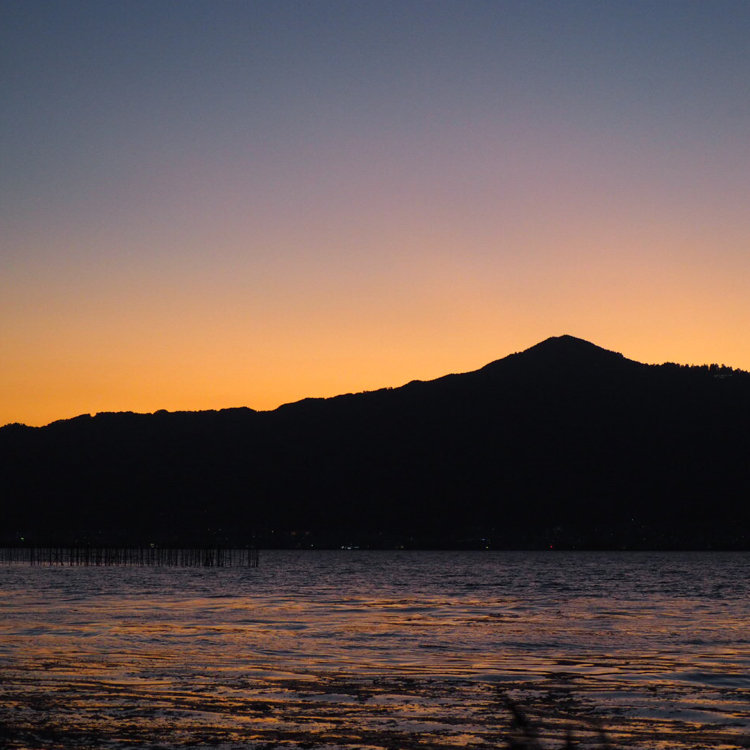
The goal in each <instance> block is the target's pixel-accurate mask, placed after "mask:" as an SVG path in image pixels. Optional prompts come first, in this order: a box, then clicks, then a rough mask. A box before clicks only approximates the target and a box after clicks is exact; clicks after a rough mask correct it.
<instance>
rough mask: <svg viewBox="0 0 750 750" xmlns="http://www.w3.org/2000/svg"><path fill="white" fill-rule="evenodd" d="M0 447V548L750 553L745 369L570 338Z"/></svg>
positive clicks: (16, 435)
mask: <svg viewBox="0 0 750 750" xmlns="http://www.w3.org/2000/svg"><path fill="white" fill-rule="evenodd" d="M0 451H1V453H0V455H1V456H2V458H1V459H0V461H1V464H0V468H1V469H2V476H3V494H4V501H3V508H2V514H3V518H2V530H3V534H4V536H5V537H6V540H7V539H8V538H10V537H13V536H14V535H16V534H18V533H21V534H23V535H24V536H26V537H30V538H42V537H44V538H55V539H62V538H65V539H70V538H77V539H83V540H85V539H94V538H97V539H104V538H106V539H107V540H112V541H117V540H131V541H163V542H166V541H179V540H188V539H197V540H203V539H207V538H210V539H211V540H215V539H218V540H222V539H224V540H226V541H232V542H234V543H245V542H247V541H249V540H251V539H252V538H253V535H255V537H256V538H257V539H258V540H259V542H260V544H262V545H272V544H279V545H292V546H297V545H300V546H306V545H307V546H309V545H312V544H315V545H316V546H324V545H335V546H337V545H340V544H360V545H370V546H395V545H401V544H404V545H409V546H456V547H461V546H468V547H473V546H485V545H491V546H501V547H514V546H515V547H529V546H531V547H538V546H549V545H556V546H573V547H581V546H585V547H621V546H624V547H644V546H645V547H665V548H671V547H743V548H744V547H750V503H748V500H749V499H750V462H749V461H748V458H747V457H748V456H749V455H750V375H749V374H747V373H743V372H738V371H732V370H730V369H728V368H717V367H715V366H712V367H710V368H709V367H681V366H678V365H660V366H653V365H643V364H640V363H638V362H633V361H631V360H628V359H626V358H624V357H623V356H622V355H620V354H616V353H614V352H609V351H606V350H604V349H601V348H599V347H596V346H594V345H593V344H590V343H588V342H585V341H582V340H580V339H575V338H572V337H570V336H563V337H559V338H553V339H548V340H547V341H544V342H542V343H540V344H537V345H536V346H534V347H532V348H531V349H528V350H526V351H525V352H521V353H519V354H514V355H511V356H509V357H506V358H504V359H501V360H498V361H496V362H493V363H491V364H489V365H487V366H485V367H483V368H482V369H480V370H477V371H475V372H471V373H466V374H461V375H448V376H446V377H443V378H439V379H437V380H433V381H429V382H419V381H415V382H412V383H409V384H407V385H405V386H403V387H401V388H394V389H383V390H379V391H374V392H370V393H363V394H356V395H345V396H337V397H335V398H331V399H306V400H303V401H300V402H297V403H294V404H287V405H285V406H283V407H280V408H279V409H277V410H275V411H273V412H254V411H252V410H250V409H232V410H224V411H218V412H216V411H211V412H193V413H167V412H157V413H156V414H153V415H140V414H127V413H125V414H99V415H97V416H95V417H88V416H87V417H78V418H76V419H72V420H65V421H61V422H56V423H53V424H52V425H49V426H47V427H44V428H27V427H22V426H18V425H10V426H7V427H5V428H3V429H1V430H0Z"/></svg>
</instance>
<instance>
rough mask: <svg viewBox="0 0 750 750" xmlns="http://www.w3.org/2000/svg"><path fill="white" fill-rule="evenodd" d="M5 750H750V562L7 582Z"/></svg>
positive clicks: (315, 565) (314, 559) (75, 575)
mask: <svg viewBox="0 0 750 750" xmlns="http://www.w3.org/2000/svg"><path fill="white" fill-rule="evenodd" d="M0 667H1V669H2V672H1V677H2V681H1V682H0V699H1V700H2V704H1V705H0V722H2V728H0V745H3V743H4V745H5V746H8V747H15V748H21V747H28V748H54V747H60V748H63V747H65V748H67V747H101V748H126V747H136V746H137V747H154V746H158V747H163V748H177V747H183V746H190V747H205V748H208V747H222V748H229V747H238V748H239V747H258V746H263V747H267V746H285V747H293V748H296V747H327V748H334V747H336V748H340V747H373V748H396V747H403V748H408V747H420V748H438V747H440V748H447V747H457V746H467V745H468V746H471V747H478V748H481V747H502V746H504V742H505V740H506V739H507V737H508V731H509V724H510V718H511V714H510V712H509V709H508V706H509V702H512V703H513V704H515V705H518V706H521V707H523V710H524V711H525V712H526V714H528V716H529V717H530V718H531V719H532V720H533V721H534V722H535V724H536V725H537V726H538V727H539V730H540V733H541V735H542V738H543V744H544V745H545V746H546V747H559V746H560V745H561V744H562V742H563V739H564V737H565V735H566V732H568V731H572V732H573V734H574V736H575V738H576V739H577V740H578V741H579V742H581V743H582V744H583V745H584V746H587V745H588V746H592V747H593V746H598V745H599V744H600V741H601V738H600V734H599V731H600V727H603V728H604V729H605V730H606V733H607V735H608V737H609V740H610V742H611V743H612V744H614V745H616V746H621V747H644V748H693V747H717V748H718V747H726V748H731V747H743V746H748V744H746V743H749V742H750V554H747V553H695V552H692V553H580V552H579V553H566V552H538V553H530V552H364V551H340V552H312V551H311V552H263V553H262V554H261V561H260V567H259V568H257V569H248V568H224V569H216V568H213V569H202V568H197V569H196V568H185V569H175V568H115V567H112V568H96V567H89V568H83V567H81V568H70V567H65V568H47V567H26V566H18V565H13V566H4V567H0Z"/></svg>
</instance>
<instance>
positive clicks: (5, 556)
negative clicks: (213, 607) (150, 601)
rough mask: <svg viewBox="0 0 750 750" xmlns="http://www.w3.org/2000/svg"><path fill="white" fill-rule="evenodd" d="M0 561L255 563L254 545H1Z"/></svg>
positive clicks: (188, 564)
mask: <svg viewBox="0 0 750 750" xmlns="http://www.w3.org/2000/svg"><path fill="white" fill-rule="evenodd" d="M0 563H3V564H6V565H10V564H18V563H25V564H26V565H46V566H60V567H63V566H67V567H74V566H132V567H139V566H140V567H147V566H148V567H158V566H166V567H180V568H184V567H203V568H232V567H246V568H257V567H258V550H257V549H228V548H224V547H156V546H153V547H152V546H148V547H101V546H88V545H87V546H72V547H71V546H36V545H23V546H17V547H0Z"/></svg>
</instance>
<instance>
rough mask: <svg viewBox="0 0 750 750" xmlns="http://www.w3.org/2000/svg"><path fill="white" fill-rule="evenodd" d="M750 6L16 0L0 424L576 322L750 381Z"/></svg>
mask: <svg viewBox="0 0 750 750" xmlns="http://www.w3.org/2000/svg"><path fill="white" fill-rule="evenodd" d="M748 40H750V2H745V1H744V0H742V1H737V2H724V1H723V0H710V2H709V1H701V2H690V1H683V0H680V1H679V2H672V1H670V0H653V1H652V2H639V1H638V0H628V1H627V2H625V1H623V2H614V1H612V2H607V1H606V0H597V1H596V2H485V1H483V0H482V1H480V0H466V1H463V2H440V1H439V0H435V1H431V2H409V1H408V0H399V1H398V2H387V1H386V0H372V1H371V2H361V1H358V0H349V1H347V2H333V1H324V0H320V1H319V2H308V1H305V2H284V1H283V0H279V1H275V2H267V1H264V2H249V1H248V2H229V1H227V2H220V1H212V2H192V1H191V0H179V1H177V0H175V1H172V2H168V1H161V2H160V1H158V0H148V1H147V2H139V1H138V0H127V2H125V0H123V1H121V2H112V1H109V0H93V1H92V2H75V1H74V0H66V2H56V1H55V2H43V1H38V0H3V2H2V4H0V101H2V107H1V112H2V117H1V118H0V424H4V423H6V422H13V421H20V422H25V423H27V424H44V423H47V422H50V421H52V420H54V419H59V418H66V417H72V416H75V415H77V414H81V413H95V412H98V411H120V410H133V411H154V410H156V409H160V408H166V409H169V410H176V409H207V408H222V407H230V406H251V407H253V408H256V409H267V408H273V407H275V406H277V405H279V404H280V403H283V402H287V401H292V400H296V399H298V398H302V397H304V396H327V395H333V394H336V393H342V392H349V391H361V390H366V389H373V388H377V387H381V386H386V385H391V386H396V385H400V384H402V383H404V382H406V381H408V380H411V379H414V378H420V379H429V378H433V377H438V376H440V375H443V374H446V373H448V372H461V371H467V370H472V369H476V368H477V367H480V366H482V365H484V364H486V363H487V362H489V361H492V360H494V359H498V358H500V357H502V356H505V355H507V354H509V353H511V352H513V351H518V350H521V349H525V348H527V347H529V346H531V345H532V344H534V343H536V342H538V341H540V340H542V339H544V338H547V337H548V336H552V335H559V334H562V333H569V334H572V335H575V336H579V337H582V338H586V339H588V340H591V341H593V342H594V343H597V344H599V345H600V346H604V347H606V348H608V349H614V350H616V351H620V352H622V353H624V354H625V355H626V356H628V357H631V358H633V359H638V360H641V361H646V362H663V361H678V362H683V363H692V364H702V363H706V362H718V363H724V364H728V365H732V366H735V367H742V368H743V369H749V370H750V43H749V42H748Z"/></svg>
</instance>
